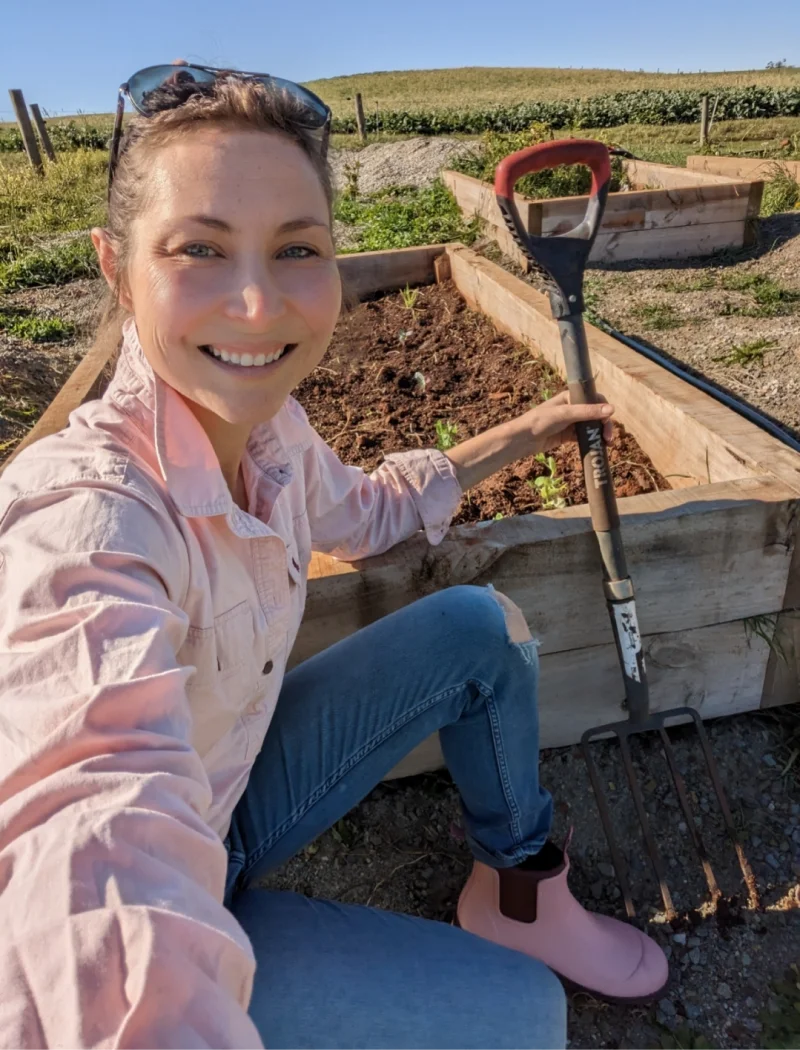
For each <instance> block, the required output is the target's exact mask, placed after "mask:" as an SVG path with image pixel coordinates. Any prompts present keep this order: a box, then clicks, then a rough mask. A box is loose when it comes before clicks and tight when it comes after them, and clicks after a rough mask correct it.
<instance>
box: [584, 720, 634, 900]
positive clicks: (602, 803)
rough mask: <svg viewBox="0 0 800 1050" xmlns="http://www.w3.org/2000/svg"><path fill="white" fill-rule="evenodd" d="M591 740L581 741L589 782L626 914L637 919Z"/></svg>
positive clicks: (626, 871) (626, 868) (623, 860)
mask: <svg viewBox="0 0 800 1050" xmlns="http://www.w3.org/2000/svg"><path fill="white" fill-rule="evenodd" d="M589 739H590V737H589V736H588V735H587V736H585V737H584V738H583V740H582V741H581V749H582V751H583V758H584V761H585V762H586V769H587V770H588V773H589V780H590V781H591V783H592V790H593V791H594V797H595V801H596V802H597V809H598V811H599V813H600V823H601V824H602V825H603V831H604V832H605V834H606V841H607V842H608V848H609V850H610V852H611V859H612V861H613V862H614V868H615V870H616V872H617V879H618V880H619V885H620V889H621V890H622V897H623V900H624V901H625V912H626V914H627V916H628V918H629V919H634V918H636V908H635V907H634V906H633V898H632V896H631V888H630V884H629V882H628V866H627V864H626V863H625V859H624V858H623V856H622V853H621V852H620V849H619V846H618V845H617V840H616V837H615V835H614V828H613V826H612V823H611V814H610V812H609V810H608V803H607V802H606V795H605V791H604V790H603V785H602V784H601V783H600V774H599V773H598V772H597V767H596V766H595V764H594V759H593V758H592V755H591V747H590V744H589Z"/></svg>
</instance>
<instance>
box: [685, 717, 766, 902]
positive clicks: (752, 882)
mask: <svg viewBox="0 0 800 1050" xmlns="http://www.w3.org/2000/svg"><path fill="white" fill-rule="evenodd" d="M689 710H690V711H691V713H692V718H693V719H694V723H695V726H696V728H697V732H698V735H699V737H700V745H701V747H702V748H703V754H704V756H705V760H706V766H707V768H708V772H709V775H710V777H711V783H712V784H713V785H714V791H715V793H716V796H717V801H718V802H719V808H720V809H721V810H722V818H723V820H724V821H725V829H726V831H727V832H728V838H729V839H730V840H731V842H732V843H733V848H734V850H735V851H736V857H737V859H738V861H739V867H740V869H741V872H742V876H743V878H744V882H745V885H746V886H747V896H748V902H749V904H750V907H751V908H754V909H756V908H759V907H760V906H761V901H760V897H759V893H758V885H757V883H756V878H755V875H754V874H753V869H752V868H751V867H750V861H749V860H748V859H747V857H746V856H745V852H744V849H743V848H742V844H741V842H740V841H739V835H738V833H737V831H736V826H735V824H734V823H733V817H732V816H731V811H730V808H729V806H728V799H727V797H726V795H725V789H724V787H723V786H722V780H721V779H720V775H719V769H718V768H717V762H716V759H715V758H714V754H713V752H712V750H711V742H710V741H709V739H708V734H707V733H706V729H705V726H704V725H703V721H702V719H701V718H700V715H699V714H698V713H697V711H695V710H694V708H690V709H689Z"/></svg>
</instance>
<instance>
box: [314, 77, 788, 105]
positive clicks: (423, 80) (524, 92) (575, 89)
mask: <svg viewBox="0 0 800 1050" xmlns="http://www.w3.org/2000/svg"><path fill="white" fill-rule="evenodd" d="M751 84H758V85H761V86H764V87H776V88H777V87H781V88H787V87H794V86H798V85H800V68H787V69H758V70H746V71H743V72H735V73H644V72H630V71H626V70H619V69H501V68H480V67H468V68H464V69H425V70H409V71H406V72H398V73H358V74H356V75H354V76H349V77H332V78H330V79H327V80H312V81H309V82H308V87H310V88H311V90H312V91H315V92H316V93H317V94H318V95H319V96H320V98H322V99H324V100H325V101H326V102H327V103H328V105H329V106H330V107H331V109H332V110H333V112H334V114H335V115H337V116H339V115H343V116H350V114H351V113H352V110H353V98H354V96H355V94H356V92H357V91H360V92H361V95H362V97H363V99H364V105H365V106H366V107H369V108H372V109H374V108H375V105H376V103H377V105H378V108H379V109H448V108H450V107H462V106H463V107H472V108H475V109H480V108H484V107H488V106H494V105H513V104H514V103H516V102H524V101H526V100H528V99H531V98H536V99H560V98H575V97H579V96H589V95H603V94H607V93H611V92H616V91H638V90H642V89H651V88H652V89H668V90H677V89H689V90H691V89H699V88H708V89H709V90H710V89H711V88H715V87H729V88H730V87H747V86H749V85H751Z"/></svg>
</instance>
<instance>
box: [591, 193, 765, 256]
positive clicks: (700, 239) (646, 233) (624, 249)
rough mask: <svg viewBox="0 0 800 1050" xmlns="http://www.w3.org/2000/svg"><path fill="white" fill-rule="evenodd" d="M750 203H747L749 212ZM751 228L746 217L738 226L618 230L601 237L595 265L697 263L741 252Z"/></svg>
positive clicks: (594, 247)
mask: <svg viewBox="0 0 800 1050" xmlns="http://www.w3.org/2000/svg"><path fill="white" fill-rule="evenodd" d="M746 207H747V201H746V200H745V201H744V202H743V208H742V210H743V211H745V210H746ZM749 230H750V224H749V222H748V220H747V219H745V218H744V216H742V218H740V219H739V220H738V221H736V222H714V223H711V222H709V223H702V224H699V225H692V226H673V227H669V226H668V227H665V228H663V229H654V230H649V229H647V230H618V231H616V232H614V233H606V234H604V233H600V234H599V235H598V237H597V239H596V240H595V242H594V244H593V245H592V250H591V253H590V255H589V260H590V261H591V262H623V261H625V260H629V259H693V258H699V257H701V256H706V255H711V254H713V253H714V252H718V251H723V250H724V249H727V248H732V249H737V248H741V247H742V246H743V245H744V244H745V242H746V240H747V237H748V236H749V235H750V234H749V232H748V231H749Z"/></svg>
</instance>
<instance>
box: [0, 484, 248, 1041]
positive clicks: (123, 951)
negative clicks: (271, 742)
mask: <svg viewBox="0 0 800 1050" xmlns="http://www.w3.org/2000/svg"><path fill="white" fill-rule="evenodd" d="M4 480H5V479H4ZM8 494H9V489H8V487H6V488H5V491H4V490H3V486H0V698H2V709H1V714H0V925H2V930H3V936H2V939H0V987H2V989H3V992H2V996H0V998H1V999H2V1003H0V1046H19V1047H28V1046H73V1047H85V1046H115V1047H141V1046H160V1047H234V1046H235V1047H245V1046H246V1047H250V1046H254V1047H258V1046H261V1045H262V1044H261V1042H260V1040H259V1037H258V1033H257V1032H256V1030H255V1027H254V1026H253V1024H252V1022H251V1021H250V1019H249V1017H248V1015H247V1006H248V1003H249V997H250V993H251V988H252V978H253V973H254V966H255V964H254V959H253V953H252V949H251V946H250V944H249V942H248V940H247V937H246V935H245V934H244V931H243V930H242V929H241V927H240V926H239V924H238V923H237V922H236V920H235V919H234V918H233V916H232V915H231V914H230V912H228V911H227V910H226V909H225V908H224V907H223V904H222V897H223V892H224V885H225V876H226V867H227V854H226V851H225V848H224V846H223V844H222V842H221V841H220V839H219V836H218V835H216V834H215V833H214V832H213V831H212V830H211V829H210V828H209V826H208V824H207V822H206V820H205V814H206V812H207V810H208V808H209V804H210V801H211V789H210V785H209V781H208V776H207V774H206V772H205V770H204V767H203V765H202V763H201V761H200V758H199V756H198V755H197V753H196V752H195V751H194V750H193V748H192V746H191V714H190V710H189V704H188V698H187V694H186V688H185V687H186V678H187V676H188V674H190V673H191V668H186V667H182V666H180V665H179V663H178V661H177V658H176V653H177V650H178V648H179V646H180V645H181V643H182V640H183V639H184V638H185V636H186V632H187V630H188V623H187V617H186V615H185V613H184V612H183V610H182V608H181V606H180V604H179V602H180V595H181V592H182V589H183V588H184V587H185V585H186V581H185V579H184V576H185V567H186V555H185V550H182V549H181V543H182V538H181V536H180V533H179V531H178V529H177V528H176V527H175V526H174V525H173V524H172V523H171V522H170V520H169V518H168V516H167V515H166V513H163V514H161V515H160V514H159V512H158V510H157V509H156V508H154V507H152V506H148V505H147V504H146V503H145V502H143V501H142V500H141V499H140V498H138V497H137V496H136V495H135V494H133V491H132V490H131V489H130V488H128V489H127V490H126V488H125V487H124V486H122V485H119V486H117V485H113V486H112V485H108V484H106V483H105V482H104V481H103V480H102V479H95V480H94V481H93V483H92V484H89V485H87V484H83V485H77V484H76V485H75V486H70V485H65V486H62V487H61V488H59V489H57V490H52V491H43V492H39V493H37V494H35V495H25V494H21V495H17V496H16V497H15V498H11V499H8V498H5V502H4V497H7V496H8Z"/></svg>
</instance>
